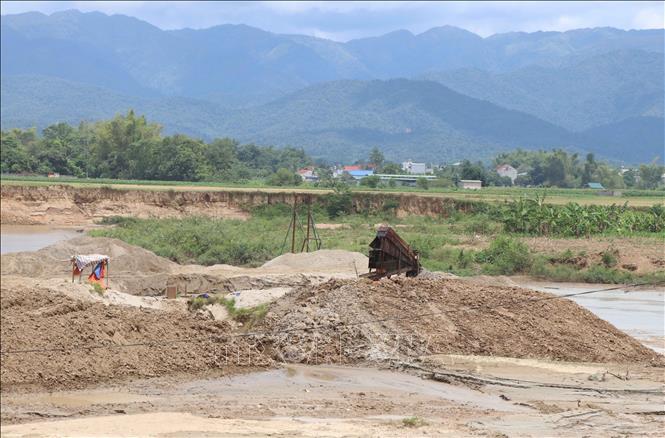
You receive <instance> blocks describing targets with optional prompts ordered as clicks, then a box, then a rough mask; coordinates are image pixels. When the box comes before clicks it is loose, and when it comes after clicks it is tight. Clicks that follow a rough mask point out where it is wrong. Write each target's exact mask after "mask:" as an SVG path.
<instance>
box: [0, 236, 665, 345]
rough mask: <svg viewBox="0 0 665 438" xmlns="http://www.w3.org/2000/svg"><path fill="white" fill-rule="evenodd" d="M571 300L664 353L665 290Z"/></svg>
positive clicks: (32, 242) (11, 240) (560, 290)
mask: <svg viewBox="0 0 665 438" xmlns="http://www.w3.org/2000/svg"><path fill="white" fill-rule="evenodd" d="M80 235H81V234H80V233H79V232H77V231H76V230H73V229H58V228H51V227H48V226H34V225H31V226H13V225H3V226H2V232H1V233H0V237H1V240H2V242H1V244H2V245H1V246H2V254H6V253H11V252H19V251H36V250H38V249H41V248H44V247H46V246H49V245H52V244H54V243H56V242H59V241H61V240H66V239H71V238H73V237H76V236H80ZM522 286H525V287H528V288H531V289H535V290H540V291H544V292H549V293H553V294H556V295H565V294H570V293H577V292H586V291H590V290H596V289H605V288H608V287H612V285H580V284H568V283H525V284H522ZM571 299H572V300H573V301H575V302H576V303H577V304H579V305H580V306H583V307H586V308H587V309H589V310H590V311H592V312H593V313H595V314H596V315H598V316H599V317H600V318H603V319H604V320H606V321H608V322H610V323H611V324H613V325H614V326H615V327H617V328H618V329H620V330H623V331H624V332H626V333H628V334H629V335H631V336H633V337H634V338H636V339H639V340H640V341H641V342H642V343H644V344H645V345H647V346H649V347H651V348H652V349H654V350H656V351H658V352H660V353H665V289H661V290H639V291H632V290H621V289H619V290H613V291H606V292H598V293H594V294H589V295H582V296H577V297H572V298H571Z"/></svg>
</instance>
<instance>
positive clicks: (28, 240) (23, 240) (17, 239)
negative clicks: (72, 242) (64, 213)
mask: <svg viewBox="0 0 665 438" xmlns="http://www.w3.org/2000/svg"><path fill="white" fill-rule="evenodd" d="M1 230H2V232H0V254H7V253H10V252H20V251H37V250H38V249H42V248H44V247H47V246H49V245H52V244H54V243H56V242H59V241H61V240H66V239H71V238H73V237H76V236H80V235H81V233H78V232H77V231H76V230H73V229H62V228H51V227H48V226H41V225H3V226H2V228H1Z"/></svg>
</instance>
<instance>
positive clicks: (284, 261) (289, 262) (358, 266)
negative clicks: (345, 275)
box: [261, 249, 367, 273]
mask: <svg viewBox="0 0 665 438" xmlns="http://www.w3.org/2000/svg"><path fill="white" fill-rule="evenodd" d="M261 267H262V268H271V269H275V268H279V269H293V270H298V269H299V270H304V271H318V270H320V271H334V272H345V271H351V272H354V271H355V270H358V272H359V273H363V272H365V271H366V270H367V256H366V255H364V254H361V253H359V252H351V251H343V250H339V249H322V250H319V251H314V252H308V253H297V254H291V253H288V254H283V255H281V256H279V257H276V258H274V259H272V260H270V261H269V262H266V263H265V264H264V265H263V266H261Z"/></svg>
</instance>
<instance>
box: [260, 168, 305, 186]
mask: <svg viewBox="0 0 665 438" xmlns="http://www.w3.org/2000/svg"><path fill="white" fill-rule="evenodd" d="M301 183H302V178H301V177H300V175H298V174H297V173H294V172H291V171H290V170H289V169H285V168H283V167H282V168H280V169H278V170H277V172H275V173H274V174H272V175H271V176H270V178H268V184H270V185H273V186H297V185H300V184H301Z"/></svg>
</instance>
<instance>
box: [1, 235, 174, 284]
mask: <svg viewBox="0 0 665 438" xmlns="http://www.w3.org/2000/svg"><path fill="white" fill-rule="evenodd" d="M74 254H106V255H108V256H109V257H111V263H110V272H111V274H112V275H113V276H115V277H116V278H119V277H120V276H122V275H125V274H133V273H139V274H142V275H146V274H156V273H164V272H169V271H170V270H171V269H172V268H173V267H174V266H176V264H175V263H173V262H171V261H169V260H168V259H165V258H163V257H160V256H158V255H156V254H155V253H153V252H151V251H148V250H145V249H143V248H140V247H138V246H133V245H130V244H128V243H125V242H123V241H122V240H118V239H110V238H107V237H89V236H82V237H77V238H75V239H70V240H65V241H62V242H58V243H55V244H53V245H51V246H47V247H46V248H43V249H40V250H39V251H33V252H19V253H14V254H7V255H3V256H2V275H22V276H34V277H42V278H55V277H61V276H63V275H65V276H66V275H67V274H70V275H71V265H70V263H69V258H70V257H71V256H72V255H74Z"/></svg>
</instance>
